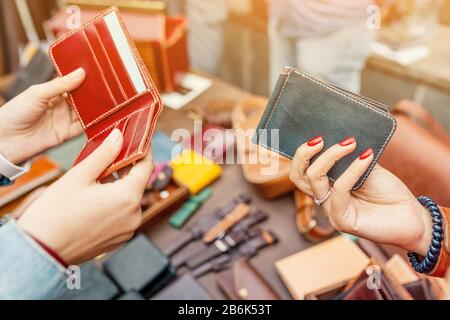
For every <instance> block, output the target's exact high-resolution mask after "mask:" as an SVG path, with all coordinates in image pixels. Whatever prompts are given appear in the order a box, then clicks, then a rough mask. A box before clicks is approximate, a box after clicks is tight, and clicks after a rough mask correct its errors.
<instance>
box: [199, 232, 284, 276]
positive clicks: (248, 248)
mask: <svg viewBox="0 0 450 320" xmlns="http://www.w3.org/2000/svg"><path fill="white" fill-rule="evenodd" d="M251 233H253V235H249V236H248V237H247V238H246V239H244V242H243V243H241V244H237V247H236V246H230V247H227V248H226V250H224V251H222V252H220V253H219V254H220V255H219V256H218V257H216V258H214V259H212V260H209V261H207V262H206V263H203V264H201V265H200V266H198V267H197V268H195V269H191V270H192V274H193V275H195V276H196V277H200V276H201V275H203V274H205V273H208V272H219V271H222V270H224V269H226V268H228V267H229V266H230V265H231V263H232V262H233V261H236V260H237V259H239V258H246V259H250V258H252V257H254V256H256V255H257V254H258V252H259V251H260V250H262V249H264V248H266V247H268V246H271V245H274V244H276V243H277V242H278V237H277V235H275V234H274V233H273V232H271V231H269V230H259V229H254V230H253V231H252V232H251ZM230 250H231V251H230ZM212 252H214V251H212ZM216 254H217V251H216V252H215V253H214V254H213V255H212V256H216ZM206 256H208V255H205V257H206ZM193 257H194V258H195V255H194V256H193Z"/></svg>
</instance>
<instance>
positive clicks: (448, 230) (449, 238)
mask: <svg viewBox="0 0 450 320" xmlns="http://www.w3.org/2000/svg"><path fill="white" fill-rule="evenodd" d="M440 209H441V212H442V216H443V218H444V219H443V230H444V240H443V243H442V249H441V254H440V255H439V259H438V262H437V264H436V267H435V268H434V270H433V271H432V272H431V273H430V276H433V277H440V278H443V277H445V274H446V273H447V270H448V269H449V268H450V209H449V208H443V207H441V208H440Z"/></svg>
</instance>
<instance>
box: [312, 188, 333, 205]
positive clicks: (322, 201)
mask: <svg viewBox="0 0 450 320" xmlns="http://www.w3.org/2000/svg"><path fill="white" fill-rule="evenodd" d="M330 196H331V188H329V189H328V193H327V195H326V196H325V197H324V198H323V199H320V200H318V199H316V197H314V203H315V204H316V205H318V206H321V205H322V203H324V202H325V201H327V200H328V198H329V197H330Z"/></svg>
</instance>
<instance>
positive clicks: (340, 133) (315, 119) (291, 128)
mask: <svg viewBox="0 0 450 320" xmlns="http://www.w3.org/2000/svg"><path fill="white" fill-rule="evenodd" d="M395 129H396V121H395V118H394V117H393V116H392V115H391V114H390V112H389V108H388V107H387V106H385V105H382V104H380V103H378V102H375V101H372V100H370V99H367V98H365V97H362V96H359V95H356V94H353V93H350V92H348V91H345V90H343V89H340V88H338V87H336V86H334V85H332V84H329V83H326V82H323V81H320V80H317V79H315V78H313V77H311V76H310V75H307V74H305V73H303V72H301V71H299V70H297V69H294V68H290V67H286V68H285V69H284V70H283V72H282V73H281V75H280V77H279V79H278V82H277V84H276V86H275V89H274V92H273V94H272V96H271V98H270V100H269V103H268V106H267V108H266V110H265V112H264V115H263V117H262V119H261V122H260V124H259V126H258V128H257V130H256V135H255V137H254V142H255V143H257V144H259V145H260V146H263V147H265V148H268V149H270V150H272V151H274V152H276V153H278V154H281V155H283V156H285V157H288V158H290V159H292V158H293V157H294V155H295V152H296V150H297V148H298V147H299V146H300V145H302V144H303V143H305V142H307V141H309V140H310V139H312V138H314V137H317V136H319V135H321V136H322V137H323V139H324V142H325V148H324V150H323V151H322V152H321V153H323V152H324V151H325V150H326V149H328V148H329V147H331V146H332V145H334V144H337V143H339V142H341V141H342V140H344V139H345V138H348V137H351V136H354V137H356V140H357V148H356V150H355V151H354V152H353V153H352V154H350V155H348V156H346V157H345V158H343V159H341V160H340V161H338V162H337V163H336V165H335V166H334V167H333V168H332V169H331V171H330V172H329V174H328V176H329V177H330V179H331V180H332V181H335V180H336V179H337V178H339V177H340V175H341V174H342V173H343V172H344V171H345V170H346V169H347V168H348V167H349V166H350V164H351V163H352V162H353V161H354V160H355V159H356V158H357V157H358V156H359V155H360V154H361V153H362V152H364V151H365V150H367V149H369V148H372V149H373V150H374V155H375V157H374V160H373V162H372V164H371V165H370V167H369V168H368V169H367V171H366V172H365V173H364V175H363V176H362V177H361V179H360V180H359V181H358V183H357V184H356V185H355V186H354V189H353V190H357V189H359V188H360V187H361V186H362V184H363V183H364V181H365V180H366V179H367V177H368V176H369V174H370V172H371V171H372V169H373V167H374V166H375V164H376V162H377V161H378V159H379V158H380V156H381V154H382V153H383V151H384V149H385V147H386V145H387V144H388V142H389V140H390V139H391V137H392V135H393V134H394V132H395ZM318 156H320V154H319V155H317V156H316V157H315V158H314V159H312V161H314V160H315V159H316V158H317V157H318Z"/></svg>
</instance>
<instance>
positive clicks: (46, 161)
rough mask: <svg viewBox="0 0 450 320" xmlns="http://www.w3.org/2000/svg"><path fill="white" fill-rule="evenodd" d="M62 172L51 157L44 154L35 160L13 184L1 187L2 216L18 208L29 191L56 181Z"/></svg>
mask: <svg viewBox="0 0 450 320" xmlns="http://www.w3.org/2000/svg"><path fill="white" fill-rule="evenodd" d="M61 174H62V170H61V168H60V166H59V165H58V164H56V163H55V162H53V161H52V160H51V159H50V158H48V157H45V156H42V157H39V158H36V159H35V160H33V163H32V165H31V168H30V171H29V172H28V173H26V174H25V175H23V176H22V177H20V178H19V179H17V180H16V182H15V183H14V184H13V185H10V186H6V187H2V188H0V216H2V215H3V214H5V213H9V212H11V211H13V210H14V209H15V208H17V207H18V206H19V205H20V203H21V201H22V200H24V196H26V195H27V194H28V193H29V192H31V191H33V190H34V189H36V188H38V187H40V186H43V185H45V184H48V183H50V182H52V181H54V180H55V179H57V178H58V177H59V176H61Z"/></svg>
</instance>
